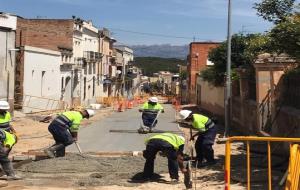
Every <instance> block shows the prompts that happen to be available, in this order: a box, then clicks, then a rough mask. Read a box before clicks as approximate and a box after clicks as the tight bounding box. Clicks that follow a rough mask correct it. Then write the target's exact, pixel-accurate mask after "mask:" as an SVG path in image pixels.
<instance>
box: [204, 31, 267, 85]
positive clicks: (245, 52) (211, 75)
mask: <svg viewBox="0 0 300 190" xmlns="http://www.w3.org/2000/svg"><path fill="white" fill-rule="evenodd" d="M268 47H269V37H268V36H267V35H262V34H248V35H243V34H235V35H233V36H232V42H231V49H232V54H231V68H232V69H233V72H232V73H233V74H232V77H233V78H236V73H235V72H234V69H235V68H238V67H244V68H248V69H250V70H253V63H254V62H255V59H256V58H257V55H259V54H260V53H262V52H264V51H265V50H266V49H268ZM208 58H209V60H210V61H212V62H213V63H214V65H213V66H212V67H209V68H207V69H205V70H204V71H202V72H201V77H202V78H203V79H204V80H206V81H208V82H211V83H213V84H214V85H216V86H220V85H222V84H223V82H224V77H225V73H226V64H227V41H224V42H223V43H222V44H221V45H220V46H219V47H217V48H215V49H212V50H211V51H210V53H209V55H208Z"/></svg>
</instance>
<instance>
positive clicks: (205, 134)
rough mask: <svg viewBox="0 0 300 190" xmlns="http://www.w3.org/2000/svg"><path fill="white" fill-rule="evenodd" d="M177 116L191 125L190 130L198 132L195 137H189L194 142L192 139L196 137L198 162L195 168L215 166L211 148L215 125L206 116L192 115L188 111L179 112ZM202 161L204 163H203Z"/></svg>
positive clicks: (214, 135)
mask: <svg viewBox="0 0 300 190" xmlns="http://www.w3.org/2000/svg"><path fill="white" fill-rule="evenodd" d="M179 116H180V118H181V119H182V120H184V121H185V122H187V124H189V125H191V126H192V128H194V129H196V130H197V131H198V132H197V133H196V134H195V135H192V136H191V140H194V138H195V137H196V136H198V137H197V140H196V143H195V149H196V154H197V161H198V162H197V163H198V165H197V167H203V166H207V165H213V164H215V163H216V161H215V159H214V150H213V148H212V146H213V144H214V142H215V138H216V133H217V127H216V125H215V123H214V122H213V121H212V120H211V119H210V118H208V117H207V116H205V115H202V114H193V113H192V111H190V110H181V111H180V112H179ZM204 159H205V160H206V162H203V161H204Z"/></svg>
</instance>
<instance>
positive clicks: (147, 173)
mask: <svg viewBox="0 0 300 190" xmlns="http://www.w3.org/2000/svg"><path fill="white" fill-rule="evenodd" d="M159 151H162V152H163V153H164V154H165V155H166V156H167V158H168V169H169V174H170V177H171V179H178V162H177V151H176V150H175V149H174V148H173V146H172V145H171V144H169V143H168V142H166V141H163V140H160V139H151V140H150V141H149V142H148V143H147V146H146V150H144V152H143V156H144V158H145V159H146V163H145V166H144V177H145V178H151V177H152V175H153V173H154V160H155V158H156V154H157V152H159Z"/></svg>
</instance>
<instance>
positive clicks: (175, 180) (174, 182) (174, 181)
mask: <svg viewBox="0 0 300 190" xmlns="http://www.w3.org/2000/svg"><path fill="white" fill-rule="evenodd" d="M178 183H179V180H178V179H171V181H170V184H173V185H176V184H178Z"/></svg>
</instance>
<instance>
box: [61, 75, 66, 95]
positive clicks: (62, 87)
mask: <svg viewBox="0 0 300 190" xmlns="http://www.w3.org/2000/svg"><path fill="white" fill-rule="evenodd" d="M64 80H65V79H64V77H61V91H62V92H63V91H64Z"/></svg>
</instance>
